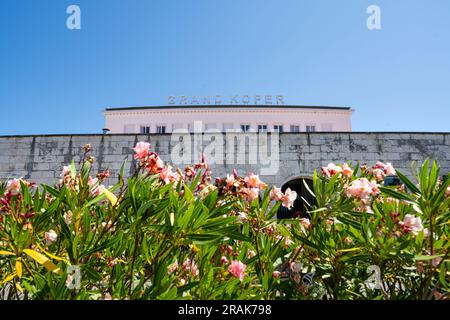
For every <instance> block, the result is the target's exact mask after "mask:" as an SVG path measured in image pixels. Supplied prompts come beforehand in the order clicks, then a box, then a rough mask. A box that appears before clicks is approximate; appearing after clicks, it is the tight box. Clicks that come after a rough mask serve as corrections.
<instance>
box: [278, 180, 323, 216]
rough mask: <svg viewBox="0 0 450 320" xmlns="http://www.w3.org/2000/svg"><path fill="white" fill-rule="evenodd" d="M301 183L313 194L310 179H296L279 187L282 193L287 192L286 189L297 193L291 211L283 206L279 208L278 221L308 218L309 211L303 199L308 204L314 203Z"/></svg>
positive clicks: (313, 199)
mask: <svg viewBox="0 0 450 320" xmlns="http://www.w3.org/2000/svg"><path fill="white" fill-rule="evenodd" d="M303 181H305V182H306V184H307V185H308V187H309V188H310V190H311V191H313V192H314V187H313V181H312V179H308V178H297V179H293V180H291V181H289V182H287V183H285V184H284V185H283V186H282V187H281V191H283V193H284V192H285V191H286V190H287V188H289V189H291V190H293V191H295V192H297V199H296V200H295V201H294V206H293V207H292V208H291V209H287V208H285V207H283V206H280V208H279V209H278V213H277V218H278V219H292V218H297V217H302V218H308V213H307V210H310V209H309V208H308V205H307V204H306V202H305V201H304V200H303V199H305V200H306V201H307V202H308V203H309V204H311V205H313V204H314V203H315V198H314V197H313V196H312V195H311V193H310V192H309V191H308V189H307V188H306V187H305V184H304V182H303Z"/></svg>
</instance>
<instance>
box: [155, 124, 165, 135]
mask: <svg viewBox="0 0 450 320" xmlns="http://www.w3.org/2000/svg"><path fill="white" fill-rule="evenodd" d="M156 133H160V134H161V133H166V126H157V127H156Z"/></svg>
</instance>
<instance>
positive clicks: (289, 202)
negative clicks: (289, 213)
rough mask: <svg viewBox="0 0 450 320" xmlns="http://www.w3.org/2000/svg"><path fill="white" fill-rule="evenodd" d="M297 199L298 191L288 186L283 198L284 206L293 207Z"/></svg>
mask: <svg viewBox="0 0 450 320" xmlns="http://www.w3.org/2000/svg"><path fill="white" fill-rule="evenodd" d="M295 199H297V192H295V191H292V190H291V189H290V188H287V189H286V192H285V193H284V196H283V198H282V199H281V200H282V201H283V203H282V206H283V207H285V208H288V209H291V208H292V207H293V206H294V201H295Z"/></svg>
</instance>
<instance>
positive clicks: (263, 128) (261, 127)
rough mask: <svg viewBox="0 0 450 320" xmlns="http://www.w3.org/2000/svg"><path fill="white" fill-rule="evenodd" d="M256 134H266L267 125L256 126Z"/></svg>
mask: <svg viewBox="0 0 450 320" xmlns="http://www.w3.org/2000/svg"><path fill="white" fill-rule="evenodd" d="M258 132H267V124H258Z"/></svg>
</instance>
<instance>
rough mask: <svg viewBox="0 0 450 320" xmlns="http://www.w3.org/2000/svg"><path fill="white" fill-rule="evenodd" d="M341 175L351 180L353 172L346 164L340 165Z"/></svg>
mask: <svg viewBox="0 0 450 320" xmlns="http://www.w3.org/2000/svg"><path fill="white" fill-rule="evenodd" d="M342 174H343V175H344V176H346V177H347V178H351V177H352V176H353V170H352V168H350V166H349V165H348V164H346V163H344V164H343V165H342Z"/></svg>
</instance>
